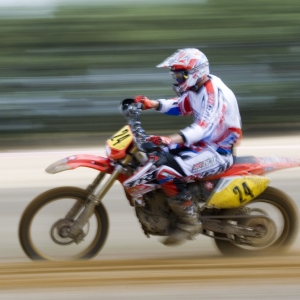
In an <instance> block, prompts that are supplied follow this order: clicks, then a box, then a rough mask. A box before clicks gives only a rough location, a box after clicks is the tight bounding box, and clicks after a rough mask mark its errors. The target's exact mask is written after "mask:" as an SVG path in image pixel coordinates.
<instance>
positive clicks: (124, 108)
mask: <svg viewBox="0 0 300 300" xmlns="http://www.w3.org/2000/svg"><path fill="white" fill-rule="evenodd" d="M142 109H143V104H142V103H136V102H134V99H124V100H123V101H121V103H120V106H119V110H120V112H121V114H122V115H123V116H124V117H125V118H126V119H127V122H128V125H129V126H130V128H131V131H132V133H133V136H134V141H135V143H136V145H137V147H138V148H139V149H140V150H142V151H145V149H144V148H143V147H142V144H143V143H145V142H147V138H148V137H149V136H148V135H147V134H146V132H145V130H144V129H143V128H142V123H141V121H140V115H141V113H142Z"/></svg>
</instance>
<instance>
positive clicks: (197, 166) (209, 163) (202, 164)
mask: <svg viewBox="0 0 300 300" xmlns="http://www.w3.org/2000/svg"><path fill="white" fill-rule="evenodd" d="M216 162H217V158H216V156H214V157H211V158H209V159H207V160H204V161H201V162H199V163H197V164H195V165H193V168H192V172H193V173H197V172H199V171H200V170H201V169H204V168H208V167H210V166H213V165H215V164H216Z"/></svg>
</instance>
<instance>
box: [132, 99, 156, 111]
mask: <svg viewBox="0 0 300 300" xmlns="http://www.w3.org/2000/svg"><path fill="white" fill-rule="evenodd" d="M134 102H136V103H142V104H143V110H146V109H151V108H154V105H153V102H152V100H150V99H148V98H147V97H146V96H142V95H138V96H135V98H134Z"/></svg>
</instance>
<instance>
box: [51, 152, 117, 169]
mask: <svg viewBox="0 0 300 300" xmlns="http://www.w3.org/2000/svg"><path fill="white" fill-rule="evenodd" d="M78 167H85V168H91V169H95V170H98V171H100V172H109V171H110V170H111V169H112V165H111V161H110V159H108V158H106V157H102V156H96V155H90V154H79V155H72V156H68V157H65V158H63V159H60V160H58V161H56V162H54V163H53V164H51V165H50V166H49V167H47V168H46V172H47V173H50V174H55V173H58V172H62V171H67V170H73V169H76V168H78Z"/></svg>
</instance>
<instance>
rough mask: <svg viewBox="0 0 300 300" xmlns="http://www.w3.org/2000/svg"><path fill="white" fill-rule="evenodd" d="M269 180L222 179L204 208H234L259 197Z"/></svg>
mask: <svg viewBox="0 0 300 300" xmlns="http://www.w3.org/2000/svg"><path fill="white" fill-rule="evenodd" d="M269 182H270V179H268V178H266V177H261V176H254V175H253V176H235V177H224V178H222V179H221V180H220V181H219V183H218V185H217V186H216V190H215V191H214V192H213V193H212V195H211V196H210V198H209V199H208V200H207V202H206V207H215V208H219V209H227V208H236V207H240V206H241V205H243V204H245V203H247V202H249V201H251V200H252V199H254V198H256V197H257V196H258V195H260V194H261V193H262V192H263V191H264V190H265V189H266V188H267V186H268V184H269Z"/></svg>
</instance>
